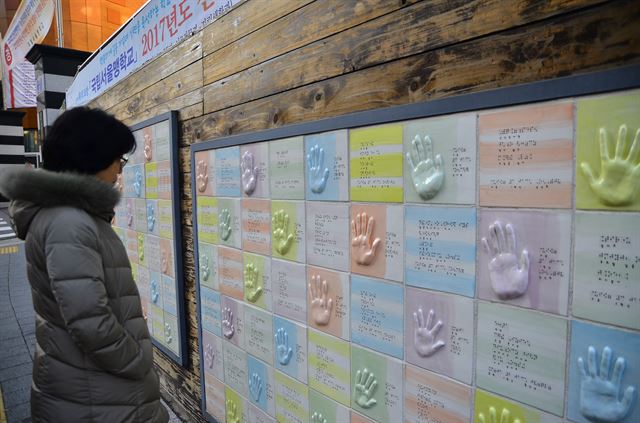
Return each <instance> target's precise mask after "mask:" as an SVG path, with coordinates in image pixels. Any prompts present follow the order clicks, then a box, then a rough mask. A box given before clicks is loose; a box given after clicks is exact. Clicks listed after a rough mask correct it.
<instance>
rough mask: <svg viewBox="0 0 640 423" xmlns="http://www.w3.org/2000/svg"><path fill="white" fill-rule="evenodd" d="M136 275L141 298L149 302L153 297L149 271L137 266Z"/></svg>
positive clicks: (135, 278)
mask: <svg viewBox="0 0 640 423" xmlns="http://www.w3.org/2000/svg"><path fill="white" fill-rule="evenodd" d="M135 270H136V273H135V274H134V275H133V277H134V280H135V281H136V286H137V287H138V292H139V293H140V298H146V299H147V301H148V299H149V298H150V296H151V288H150V286H149V285H150V284H151V281H150V276H149V269H147V268H146V267H144V266H136V269H135Z"/></svg>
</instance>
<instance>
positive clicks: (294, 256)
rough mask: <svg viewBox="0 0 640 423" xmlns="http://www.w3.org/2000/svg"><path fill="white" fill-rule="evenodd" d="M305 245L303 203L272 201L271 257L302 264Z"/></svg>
mask: <svg viewBox="0 0 640 423" xmlns="http://www.w3.org/2000/svg"><path fill="white" fill-rule="evenodd" d="M305 244H306V236H305V207H304V201H272V202H271V255H272V256H273V257H277V258H283V259H286V260H293V261H297V262H299V263H304V261H305V253H306V248H305Z"/></svg>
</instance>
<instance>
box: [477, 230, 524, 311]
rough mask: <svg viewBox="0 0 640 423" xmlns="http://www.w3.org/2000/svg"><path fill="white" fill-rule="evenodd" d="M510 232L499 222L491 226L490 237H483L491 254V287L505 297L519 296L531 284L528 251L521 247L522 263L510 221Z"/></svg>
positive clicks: (484, 244)
mask: <svg viewBox="0 0 640 423" xmlns="http://www.w3.org/2000/svg"><path fill="white" fill-rule="evenodd" d="M506 229H507V234H506V235H505V233H504V230H503V229H502V223H500V222H499V221H496V222H494V223H493V224H492V225H489V240H487V238H482V245H483V247H484V249H485V251H486V252H487V254H488V255H489V256H490V257H493V258H492V259H491V261H489V278H490V279H491V287H492V288H493V291H494V292H495V293H496V295H497V296H498V298H500V299H502V300H506V299H512V298H517V297H519V296H521V295H522V294H524V293H525V292H526V291H527V287H528V286H529V253H528V251H527V250H522V252H521V253H520V263H518V256H517V238H516V232H515V228H514V227H513V226H512V225H511V224H510V223H507V225H506Z"/></svg>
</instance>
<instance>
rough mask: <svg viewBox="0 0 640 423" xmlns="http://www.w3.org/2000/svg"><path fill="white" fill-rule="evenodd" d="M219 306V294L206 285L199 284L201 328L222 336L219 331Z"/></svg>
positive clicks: (220, 320)
mask: <svg viewBox="0 0 640 423" xmlns="http://www.w3.org/2000/svg"><path fill="white" fill-rule="evenodd" d="M221 311H222V310H221V308H220V294H219V293H218V292H216V291H214V290H213V289H209V288H207V287H206V286H202V285H201V286H200V319H201V322H202V329H203V330H207V331H209V332H211V333H213V334H215V335H217V336H222V332H221V324H222V323H221V322H222V319H221Z"/></svg>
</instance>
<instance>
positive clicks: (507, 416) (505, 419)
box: [478, 406, 520, 423]
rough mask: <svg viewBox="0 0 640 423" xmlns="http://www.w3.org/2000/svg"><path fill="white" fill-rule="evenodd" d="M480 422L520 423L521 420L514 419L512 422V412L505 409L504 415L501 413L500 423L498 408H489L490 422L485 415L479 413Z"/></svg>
mask: <svg viewBox="0 0 640 423" xmlns="http://www.w3.org/2000/svg"><path fill="white" fill-rule="evenodd" d="M478 422H479V423H520V419H517V418H516V419H513V422H512V421H511V411H509V409H508V408H503V409H502V413H500V421H499V422H498V414H497V413H496V408H495V407H493V406H490V407H489V420H488V421H487V419H486V417H485V416H484V413H478Z"/></svg>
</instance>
